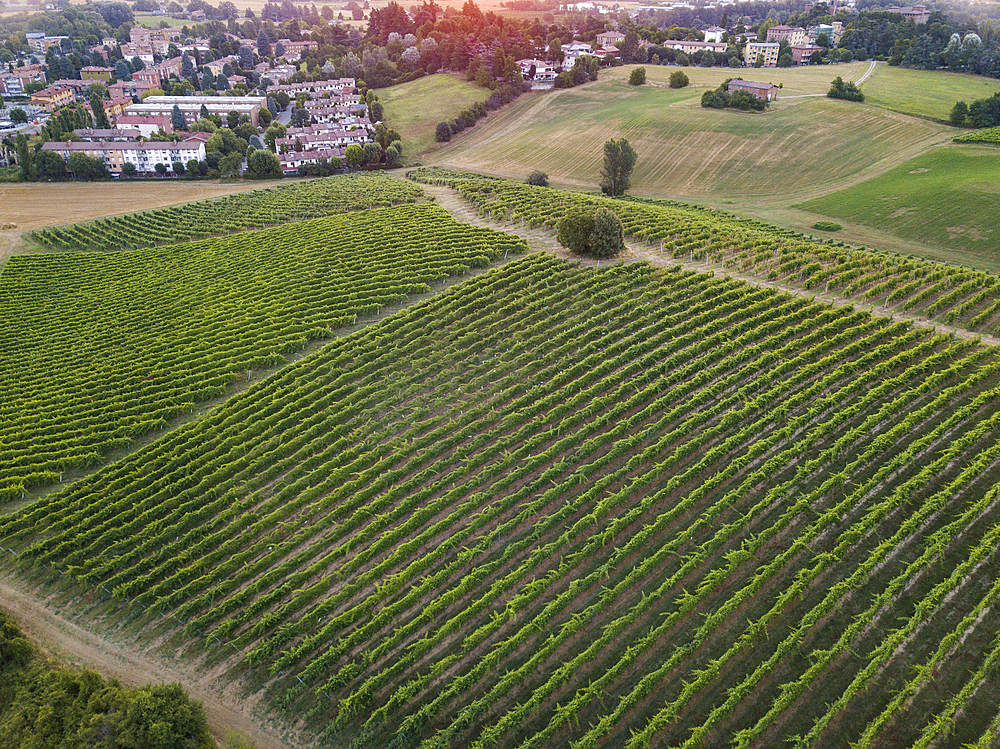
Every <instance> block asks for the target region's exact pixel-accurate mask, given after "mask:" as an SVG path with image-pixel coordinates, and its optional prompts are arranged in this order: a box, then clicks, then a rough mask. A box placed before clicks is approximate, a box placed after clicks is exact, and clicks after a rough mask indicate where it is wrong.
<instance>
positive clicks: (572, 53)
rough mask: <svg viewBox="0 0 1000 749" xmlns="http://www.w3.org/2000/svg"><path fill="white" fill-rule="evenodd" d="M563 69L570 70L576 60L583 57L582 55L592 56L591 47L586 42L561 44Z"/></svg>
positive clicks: (592, 50) (592, 49)
mask: <svg viewBox="0 0 1000 749" xmlns="http://www.w3.org/2000/svg"><path fill="white" fill-rule="evenodd" d="M561 49H562V53H563V63H562V64H563V68H571V67H573V65H574V63H576V61H577V59H579V58H581V57H583V56H584V55H591V56H593V54H594V48H593V47H591V46H590V45H589V44H587V43H586V42H570V43H569V44H563V45H562V47H561Z"/></svg>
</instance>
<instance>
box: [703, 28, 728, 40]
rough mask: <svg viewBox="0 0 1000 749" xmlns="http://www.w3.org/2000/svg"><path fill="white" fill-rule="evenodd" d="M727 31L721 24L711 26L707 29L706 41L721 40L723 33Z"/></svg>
mask: <svg viewBox="0 0 1000 749" xmlns="http://www.w3.org/2000/svg"><path fill="white" fill-rule="evenodd" d="M725 33H726V30H725V29H723V28H720V27H719V26H709V27H708V28H707V29H705V41H706V42H721V41H722V35H723V34H725Z"/></svg>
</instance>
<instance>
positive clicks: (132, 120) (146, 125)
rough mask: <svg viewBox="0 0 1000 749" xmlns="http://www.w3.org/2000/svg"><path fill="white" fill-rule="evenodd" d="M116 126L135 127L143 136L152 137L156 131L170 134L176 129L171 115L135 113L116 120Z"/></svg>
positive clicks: (121, 127)
mask: <svg viewBox="0 0 1000 749" xmlns="http://www.w3.org/2000/svg"><path fill="white" fill-rule="evenodd" d="M115 127H116V128H118V129H120V130H122V129H133V128H134V129H135V130H138V131H139V134H140V135H141V136H142V137H143V138H151V137H153V134H154V133H157V132H159V131H160V130H162V131H163V132H164V133H167V134H168V135H169V134H170V133H172V132H173V131H174V125H173V121H172V120H171V119H170V117H163V116H159V117H157V116H151V115H150V116H142V115H134V114H123V115H122V116H121V117H119V118H118V120H117V121H116V122H115Z"/></svg>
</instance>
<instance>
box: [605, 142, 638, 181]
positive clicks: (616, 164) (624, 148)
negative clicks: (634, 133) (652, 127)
mask: <svg viewBox="0 0 1000 749" xmlns="http://www.w3.org/2000/svg"><path fill="white" fill-rule="evenodd" d="M637 158H638V157H637V156H636V153H635V149H634V148H632V146H630V145H629V142H628V139H626V138H620V139H619V140H615V139H614V138H612V139H611V140H609V141H608V142H607V143H605V144H604V166H603V167H602V168H601V190H602V191H603V192H604V193H605V194H606V195H624V194H625V192H626V190H628V188H629V186H630V182H629V178H630V177H631V176H632V169H634V168H635V162H636V159H637Z"/></svg>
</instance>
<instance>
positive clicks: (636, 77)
mask: <svg viewBox="0 0 1000 749" xmlns="http://www.w3.org/2000/svg"><path fill="white" fill-rule="evenodd" d="M645 82H646V68H635V69H634V70H633V71H632V74H631V75H630V76H629V77H628V83H629V85H630V86H641V85H643V84H644V83H645Z"/></svg>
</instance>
